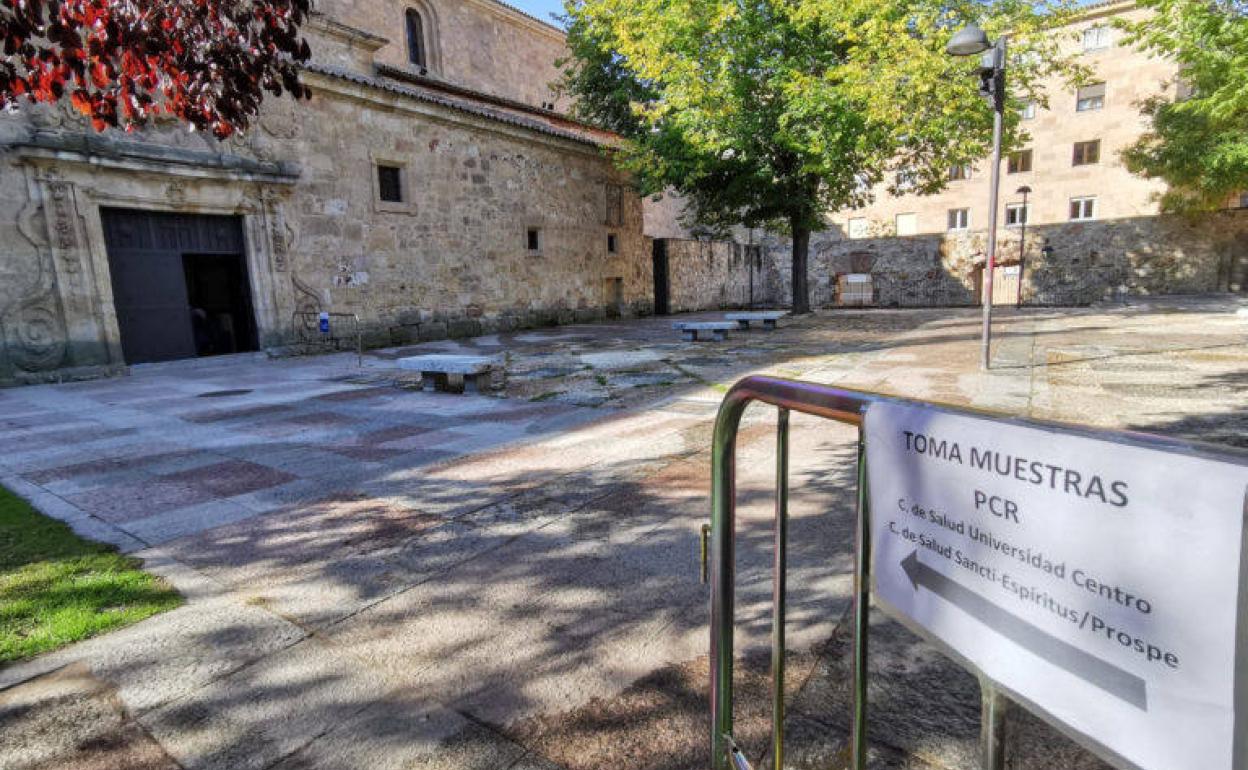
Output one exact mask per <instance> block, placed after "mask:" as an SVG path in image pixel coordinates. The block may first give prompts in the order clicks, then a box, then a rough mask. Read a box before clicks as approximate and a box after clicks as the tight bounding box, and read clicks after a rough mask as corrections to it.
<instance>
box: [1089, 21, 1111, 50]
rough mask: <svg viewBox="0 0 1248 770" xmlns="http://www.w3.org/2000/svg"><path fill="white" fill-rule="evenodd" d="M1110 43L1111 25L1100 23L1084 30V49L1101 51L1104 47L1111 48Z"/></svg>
mask: <svg viewBox="0 0 1248 770" xmlns="http://www.w3.org/2000/svg"><path fill="white" fill-rule="evenodd" d="M1109 44H1110V30H1109V27H1106V26H1104V25H1101V24H1098V25H1096V26H1095V27H1088V28H1087V29H1085V30H1084V31H1083V50H1085V51H1099V50H1101V49H1103V48H1109Z"/></svg>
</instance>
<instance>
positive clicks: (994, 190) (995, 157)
mask: <svg viewBox="0 0 1248 770" xmlns="http://www.w3.org/2000/svg"><path fill="white" fill-rule="evenodd" d="M945 51H946V53H948V54H949V55H951V56H974V55H975V54H983V58H982V59H981V60H980V65H979V80H980V86H979V90H980V93H982V94H984V95H985V96H987V97H988V98H990V99H991V100H992V184H991V187H990V189H989V192H988V258H987V264H985V266H984V267H985V269H984V290H983V300H984V339H983V344H982V350H981V351H980V367H981V368H983V369H984V370H987V369H988V367H989V365H990V362H991V356H990V350H991V347H992V278H993V274H994V271H995V270H996V266H997V214H998V212H997V198H998V196H999V193H1000V191H1001V130H1002V127H1003V126H1004V124H1005V54H1006V42H1005V37H1004V36H1002V37H1000V38H998V39H997V42H996V43H995V44H994V43H992V42H991V41H990V40H988V35H987V34H985V33H984V31H983V30H982V29H980V28H979V27H978V26H977V25H975V24H968V25H967V26H966V27H964V28H962V29H961V30H960V31H959V32H958V33H957V34H955V35H954V36H953V37H952V38H950V39H949V43H948V45H946V46H945Z"/></svg>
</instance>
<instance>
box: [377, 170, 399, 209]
mask: <svg viewBox="0 0 1248 770" xmlns="http://www.w3.org/2000/svg"><path fill="white" fill-rule="evenodd" d="M377 197H378V198H380V199H381V200H383V201H385V202H386V203H402V202H403V169H402V168H400V167H398V166H386V165H382V164H378V166H377Z"/></svg>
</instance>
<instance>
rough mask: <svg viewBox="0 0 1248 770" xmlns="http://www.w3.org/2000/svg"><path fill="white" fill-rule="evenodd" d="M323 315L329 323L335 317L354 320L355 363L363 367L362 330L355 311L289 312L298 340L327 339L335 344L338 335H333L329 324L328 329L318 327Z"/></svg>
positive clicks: (314, 340) (305, 341)
mask: <svg viewBox="0 0 1248 770" xmlns="http://www.w3.org/2000/svg"><path fill="white" fill-rule="evenodd" d="M322 317H324V318H325V319H326V320H327V321H328V322H329V323H330V324H332V322H333V319H335V318H349V319H351V320H352V321H353V322H354V327H353V328H354V329H355V335H354V336H355V361H356V365H357V366H358V367H360V368H361V369H362V368H364V332H363V330H361V329H360V317H359V316H358V315H357V314H355V313H326V312H322V311H315V310H296V311H295V312H294V313H292V314H291V317H290V323H291V326H292V327H293V328H294V330H295V332H296V333H297V334H298V335H299V341H300V342H302V343H311V342H322V341H327V342H330V343H334V344H336V343H337V341H338V340H339V339H341V338H340V337H339V336H337V335H335V334H334V333H333V331H332V326H330V330H329V331H322V330H321V328H320V323H321V319H322Z"/></svg>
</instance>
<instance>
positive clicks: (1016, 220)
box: [1005, 203, 1031, 227]
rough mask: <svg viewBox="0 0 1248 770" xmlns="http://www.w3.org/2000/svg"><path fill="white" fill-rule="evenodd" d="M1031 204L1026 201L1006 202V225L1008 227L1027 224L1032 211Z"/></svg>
mask: <svg viewBox="0 0 1248 770" xmlns="http://www.w3.org/2000/svg"><path fill="white" fill-rule="evenodd" d="M1030 210H1031V206H1030V205H1029V204H1024V203H1007V204H1005V226H1006V227H1022V226H1023V225H1025V224H1027V215H1028V214H1029V213H1030Z"/></svg>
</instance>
